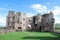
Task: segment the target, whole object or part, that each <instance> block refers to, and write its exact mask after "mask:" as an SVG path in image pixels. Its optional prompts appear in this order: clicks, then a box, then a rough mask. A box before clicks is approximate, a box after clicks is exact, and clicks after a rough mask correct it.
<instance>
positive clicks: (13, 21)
mask: <svg viewBox="0 0 60 40" xmlns="http://www.w3.org/2000/svg"><path fill="white" fill-rule="evenodd" d="M54 21H55V19H54V15H53V13H52V12H50V13H45V14H43V15H41V14H37V15H35V16H32V17H27V14H26V13H22V12H16V13H15V12H14V11H9V12H8V15H7V19H6V27H7V29H8V30H12V29H13V30H15V31H37V32H40V31H51V32H52V31H54V29H55V28H54Z"/></svg>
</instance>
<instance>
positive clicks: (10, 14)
mask: <svg viewBox="0 0 60 40" xmlns="http://www.w3.org/2000/svg"><path fill="white" fill-rule="evenodd" d="M6 22H7V23H6V26H7V29H14V11H9V12H8V15H7V19H6Z"/></svg>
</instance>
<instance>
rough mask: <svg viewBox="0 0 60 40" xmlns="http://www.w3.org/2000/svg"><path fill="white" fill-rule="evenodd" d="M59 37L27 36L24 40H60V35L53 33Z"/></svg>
mask: <svg viewBox="0 0 60 40" xmlns="http://www.w3.org/2000/svg"><path fill="white" fill-rule="evenodd" d="M51 34H53V35H55V36H57V37H51V36H48V37H44V36H43V37H41V36H26V37H23V39H28V40H29V39H33V40H60V34H56V33H51Z"/></svg>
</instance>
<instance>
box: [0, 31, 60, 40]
mask: <svg viewBox="0 0 60 40" xmlns="http://www.w3.org/2000/svg"><path fill="white" fill-rule="evenodd" d="M0 40H60V34H56V33H51V32H12V33H6V34H0Z"/></svg>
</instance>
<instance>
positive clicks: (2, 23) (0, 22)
mask: <svg viewBox="0 0 60 40" xmlns="http://www.w3.org/2000/svg"><path fill="white" fill-rule="evenodd" d="M5 25H6V17H5V16H2V15H0V26H5Z"/></svg>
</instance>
